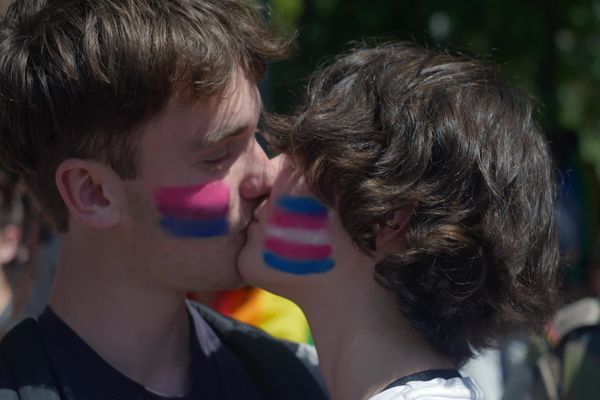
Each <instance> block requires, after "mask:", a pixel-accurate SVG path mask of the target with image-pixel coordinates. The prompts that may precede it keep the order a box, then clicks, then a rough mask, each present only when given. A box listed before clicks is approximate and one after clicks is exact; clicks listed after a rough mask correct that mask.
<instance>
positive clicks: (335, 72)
mask: <svg viewBox="0 0 600 400" xmlns="http://www.w3.org/2000/svg"><path fill="white" fill-rule="evenodd" d="M533 114H534V108H533V106H532V101H531V100H530V99H529V98H528V97H526V96H524V95H522V94H520V93H519V92H518V91H516V90H514V89H512V88H511V87H509V86H508V85H507V84H506V83H504V81H503V80H502V79H501V78H500V76H499V72H498V70H497V69H496V68H495V67H493V66H492V65H489V64H487V63H484V62H481V61H477V60H473V59H470V58H467V57H463V56H459V55H450V54H449V53H448V52H443V51H436V50H430V49H426V48H422V47H419V46H416V45H413V44H410V43H399V44H388V45H384V46H380V47H376V48H368V49H359V50H355V51H353V52H351V53H349V54H347V55H345V56H342V57H340V58H339V59H337V60H336V61H335V62H333V63H332V64H331V65H330V66H328V67H326V68H324V69H323V70H322V71H320V72H318V73H316V74H315V76H314V78H313V79H312V80H311V83H310V87H309V90H308V97H307V100H306V103H305V104H304V105H303V106H302V107H300V108H299V109H298V111H297V112H296V113H295V114H294V115H293V116H288V117H285V116H279V117H277V116H271V117H269V118H268V125H269V127H270V129H269V131H268V132H269V135H270V140H271V142H272V143H273V144H274V146H275V147H276V148H278V149H279V150H281V151H283V152H284V153H287V154H289V155H290V156H291V158H292V160H293V161H294V162H295V163H296V164H297V165H298V167H299V168H300V170H301V171H304V173H305V176H306V180H307V182H308V185H309V187H310V188H311V189H312V190H313V191H314V192H315V193H316V194H317V195H318V196H319V197H320V198H321V199H322V200H323V201H324V202H326V203H327V204H329V205H331V206H332V207H334V208H335V209H336V210H337V211H338V212H339V214H340V217H341V220H342V222H343V224H344V227H345V229H346V231H347V232H348V233H349V234H350V235H351V237H352V238H353V240H354V242H355V243H356V244H357V246H358V247H359V248H360V249H361V250H363V251H365V252H367V253H370V252H372V251H373V250H375V235H376V233H375V229H376V227H377V226H382V225H385V224H387V223H389V221H390V220H391V219H392V216H393V214H394V212H395V211H396V210H398V209H401V208H405V207H409V208H413V209H414V211H413V214H412V216H411V219H410V222H409V224H408V227H407V228H406V242H405V245H404V246H403V247H402V248H400V249H398V250H397V251H395V252H394V254H390V255H389V256H387V257H386V258H385V259H384V260H383V261H381V262H379V263H378V264H377V265H376V267H375V279H376V280H377V281H378V282H379V283H380V285H382V286H383V287H384V288H387V289H389V290H390V291H392V292H393V293H394V294H395V296H396V297H397V299H398V305H399V308H400V311H401V312H402V314H403V315H404V317H405V318H407V319H408V321H410V322H411V323H412V325H413V326H414V327H415V328H416V329H417V330H418V331H420V332H421V334H422V335H423V336H424V337H425V338H426V339H428V340H429V342H430V343H431V344H432V345H433V346H434V347H435V348H436V349H437V350H438V351H439V352H441V353H442V354H445V355H446V356H448V357H450V358H451V359H452V360H454V361H455V362H456V363H459V364H460V363H462V362H463V361H464V360H465V359H466V358H467V357H469V356H470V355H471V354H472V351H473V349H478V348H481V347H483V346H486V345H489V344H493V343H494V341H495V339H497V338H499V337H501V336H502V335H503V334H505V333H508V332H512V330H513V329H514V328H515V327H523V326H525V325H527V327H541V325H542V324H543V322H544V321H545V320H546V318H547V317H548V316H549V315H550V313H551V312H552V310H553V305H554V303H555V294H556V293H555V290H556V285H557V259H558V254H557V238H556V234H555V226H554V198H555V195H554V181H553V165H552V162H551V158H550V155H549V150H548V146H547V144H546V142H545V140H544V138H543V135H542V134H541V132H540V130H539V128H538V126H537V124H536V122H535V121H534V118H533Z"/></svg>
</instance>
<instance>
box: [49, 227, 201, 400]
mask: <svg viewBox="0 0 600 400" xmlns="http://www.w3.org/2000/svg"><path fill="white" fill-rule="evenodd" d="M97 239H98V240H94V241H90V240H87V241H84V240H78V239H76V238H74V237H73V236H69V235H66V236H65V237H64V238H61V256H60V262H59V269H58V272H57V276H56V279H55V284H54V290H53V293H52V296H51V299H50V306H51V307H52V309H53V310H54V312H55V313H56V314H57V315H58V316H59V317H60V318H61V319H63V320H64V321H65V322H66V323H67V324H68V325H69V326H70V327H71V328H72V329H73V330H74V331H75V332H76V333H77V334H78V335H79V336H80V337H81V338H82V339H83V340H84V341H85V342H86V343H87V344H88V345H89V346H90V347H92V348H93V349H94V351H96V352H97V353H98V354H99V355H100V356H101V357H102V358H103V359H104V360H106V361H107V362H108V363H109V364H111V365H112V366H113V367H114V368H116V369H117V370H118V371H120V372H121V373H123V374H124V375H126V376H128V377H129V378H131V379H133V380H134V381H136V382H138V383H140V384H142V385H144V386H146V387H148V388H150V389H151V390H153V391H155V392H159V393H162V394H165V395H170V396H172V395H182V394H185V392H186V391H187V387H188V384H189V383H188V365H189V360H190V326H189V320H188V314H187V309H186V306H185V293H171V292H168V291H167V290H165V289H162V290H159V289H157V288H156V287H150V286H148V285H146V286H144V285H142V284H140V283H139V281H137V280H136V279H135V278H134V276H135V274H134V273H133V272H132V267H134V266H132V265H130V263H128V262H126V261H124V259H123V258H122V257H121V258H120V257H119V256H118V252H115V251H114V246H111V245H110V243H103V241H102V239H101V238H97ZM128 264H129V265H128ZM138 270H139V268H138Z"/></svg>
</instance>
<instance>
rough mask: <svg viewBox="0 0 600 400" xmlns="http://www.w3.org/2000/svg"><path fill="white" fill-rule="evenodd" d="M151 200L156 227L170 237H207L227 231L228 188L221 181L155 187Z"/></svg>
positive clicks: (223, 233) (224, 233)
mask: <svg viewBox="0 0 600 400" xmlns="http://www.w3.org/2000/svg"><path fill="white" fill-rule="evenodd" d="M155 201H156V208H157V210H158V212H159V213H160V215H161V217H160V226H161V228H162V229H163V230H164V231H165V232H167V233H168V234H170V235H172V236H175V237H182V238H208V237H215V236H223V235H226V234H227V232H228V231H229V221H228V218H227V216H228V214H229V186H228V185H227V184H226V183H225V182H223V181H214V182H209V183H205V184H201V185H192V186H169V187H162V188H158V189H156V191H155Z"/></svg>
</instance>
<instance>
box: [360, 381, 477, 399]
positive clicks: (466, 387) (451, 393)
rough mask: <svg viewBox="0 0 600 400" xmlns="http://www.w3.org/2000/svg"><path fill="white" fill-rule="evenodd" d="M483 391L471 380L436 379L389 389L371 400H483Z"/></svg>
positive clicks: (413, 382)
mask: <svg viewBox="0 0 600 400" xmlns="http://www.w3.org/2000/svg"><path fill="white" fill-rule="evenodd" d="M483 398H484V397H483V391H482V390H481V389H480V388H479V386H477V384H476V383H475V381H474V380H473V379H471V378H451V379H443V378H435V379H432V380H430V381H412V382H408V383H407V384H406V385H402V386H396V387H392V388H389V389H387V390H385V391H383V392H381V393H379V394H377V395H375V396H373V397H371V398H370V399H369V400H483Z"/></svg>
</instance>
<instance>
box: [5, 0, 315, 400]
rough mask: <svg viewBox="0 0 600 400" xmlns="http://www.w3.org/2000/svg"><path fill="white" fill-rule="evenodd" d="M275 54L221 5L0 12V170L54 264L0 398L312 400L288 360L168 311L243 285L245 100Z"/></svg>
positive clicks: (262, 177) (86, 5)
mask: <svg viewBox="0 0 600 400" xmlns="http://www.w3.org/2000/svg"><path fill="white" fill-rule="evenodd" d="M289 47H290V46H289V42H288V41H287V40H284V39H282V38H279V37H278V36H277V35H275V34H274V33H273V32H272V31H271V29H270V27H269V25H268V24H267V23H266V22H265V21H264V20H263V18H262V15H261V13H260V10H259V9H257V8H255V7H253V6H251V5H249V4H246V3H244V2H242V1H238V0H202V1H199V0H170V1H164V0H126V1H120V0H119V1H116V0H103V1H97V0H65V1H47V0H17V1H16V2H14V3H13V4H12V5H11V6H10V7H9V9H8V11H7V14H6V16H5V18H4V19H3V20H2V23H1V25H0V135H1V136H0V158H1V160H2V161H3V162H4V163H5V164H6V165H7V166H9V167H10V168H11V169H13V170H15V171H17V172H18V173H19V174H21V175H22V176H23V178H24V180H25V182H26V184H27V186H28V188H29V190H30V191H31V192H32V193H33V194H34V196H35V197H36V198H37V200H38V201H39V203H40V205H41V207H42V208H43V209H44V210H45V211H46V212H47V214H48V216H49V217H50V218H51V219H52V221H53V222H54V224H55V226H56V228H57V230H58V232H59V234H60V247H61V249H60V261H59V268H58V272H57V276H56V280H55V284H54V290H53V293H52V296H51V299H50V302H49V307H48V308H46V310H45V311H44V312H43V313H42V315H41V316H40V317H39V319H38V320H37V321H35V320H27V321H25V322H24V323H23V324H20V325H19V326H17V327H16V328H15V329H13V330H12V331H11V332H10V333H9V334H8V335H7V336H6V337H5V338H4V340H3V341H2V344H1V350H2V352H1V354H2V358H1V359H0V393H2V394H0V398H5V397H3V396H4V395H9V394H10V395H11V396H17V397H18V396H19V395H21V396H24V398H27V399H30V398H34V399H38V398H39V399H42V398H43V399H46V398H61V399H84V398H85V399H127V400H130V399H170V398H177V399H188V398H189V399H198V398H205V399H209V398H215V399H216V398H218V399H234V398H235V399H238V398H242V397H243V398H244V399H267V398H270V399H282V398H288V399H305V398H323V399H324V398H325V394H324V392H323V391H322V390H321V388H320V387H319V385H318V383H317V380H316V378H315V377H313V375H312V374H311V371H310V369H309V367H310V366H311V365H312V364H310V363H308V361H312V359H311V360H309V359H308V357H300V355H299V352H298V351H299V348H298V347H297V346H292V345H288V344H287V343H283V342H277V341H274V340H273V339H271V338H269V337H268V336H266V335H264V334H262V333H260V332H258V331H257V330H252V329H251V328H249V327H246V326H242V325H241V324H236V323H234V322H233V321H230V320H227V319H225V318H223V317H220V316H219V315H217V314H215V313H212V312H211V311H210V310H208V309H206V308H203V307H201V306H200V305H198V304H195V303H192V302H186V299H185V298H186V293H187V292H190V291H208V290H219V289H223V288H232V287H236V286H240V285H241V284H242V278H241V276H240V274H239V272H238V270H237V268H236V259H237V256H238V253H239V251H240V250H241V248H242V245H243V244H244V242H245V238H246V229H247V226H248V224H249V222H250V220H251V218H252V212H253V210H254V208H255V206H256V205H257V203H258V202H259V200H260V199H261V198H263V197H264V196H265V195H267V194H268V192H269V190H270V185H271V183H272V180H271V171H272V167H271V164H270V163H269V160H268V158H267V156H266V155H265V153H264V151H263V150H262V148H261V147H260V145H259V144H258V142H257V140H256V136H255V133H256V130H257V123H258V120H259V114H260V112H261V108H262V105H261V99H260V96H259V92H258V89H257V82H258V80H260V79H261V78H262V77H263V75H264V73H265V68H266V63H267V62H268V61H269V60H277V59H281V58H284V57H285V56H286V55H287V53H288V51H289ZM309 352H310V351H309V350H307V349H303V350H302V351H301V353H302V354H305V355H306V354H308V353H309ZM305 361H306V362H305ZM7 393H8V394H7ZM11 398H13V397H11Z"/></svg>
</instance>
